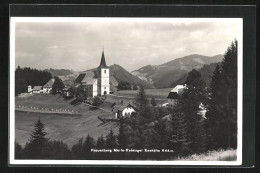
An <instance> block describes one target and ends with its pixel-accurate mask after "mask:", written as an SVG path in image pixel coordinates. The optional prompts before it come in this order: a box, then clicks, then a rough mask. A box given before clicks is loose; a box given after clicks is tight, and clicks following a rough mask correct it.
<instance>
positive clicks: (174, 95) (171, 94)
mask: <svg viewBox="0 0 260 173" xmlns="http://www.w3.org/2000/svg"><path fill="white" fill-rule="evenodd" d="M167 98H168V99H179V98H180V96H179V95H178V94H177V92H170V93H169V95H168V97H167Z"/></svg>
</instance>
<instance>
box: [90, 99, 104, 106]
mask: <svg viewBox="0 0 260 173" xmlns="http://www.w3.org/2000/svg"><path fill="white" fill-rule="evenodd" d="M102 104H103V101H102V100H101V99H100V97H94V100H93V103H92V105H93V106H96V107H99V106H100V105H102Z"/></svg>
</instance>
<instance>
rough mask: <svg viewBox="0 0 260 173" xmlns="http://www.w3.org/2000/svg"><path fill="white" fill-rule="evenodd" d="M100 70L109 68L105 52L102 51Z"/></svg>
mask: <svg viewBox="0 0 260 173" xmlns="http://www.w3.org/2000/svg"><path fill="white" fill-rule="evenodd" d="M98 68H108V66H107V64H106V59H105V55H104V51H102V56H101V61H100V64H99V66H98Z"/></svg>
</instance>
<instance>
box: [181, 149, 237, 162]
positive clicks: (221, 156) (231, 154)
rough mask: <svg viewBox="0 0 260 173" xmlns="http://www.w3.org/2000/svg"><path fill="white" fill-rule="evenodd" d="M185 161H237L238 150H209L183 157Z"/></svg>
mask: <svg viewBox="0 0 260 173" xmlns="http://www.w3.org/2000/svg"><path fill="white" fill-rule="evenodd" d="M180 160H183V161H235V160H237V150H233V149H229V150H218V151H208V152H206V153H202V154H194V155H191V156H188V157H186V158H181V159H180Z"/></svg>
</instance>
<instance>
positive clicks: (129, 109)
mask: <svg viewBox="0 0 260 173" xmlns="http://www.w3.org/2000/svg"><path fill="white" fill-rule="evenodd" d="M112 111H113V112H114V114H115V119H117V118H120V117H130V116H131V115H132V114H133V113H134V112H136V108H135V107H134V106H132V105H131V104H130V103H129V104H128V105H124V104H118V105H115V106H114V107H113V109H112Z"/></svg>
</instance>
